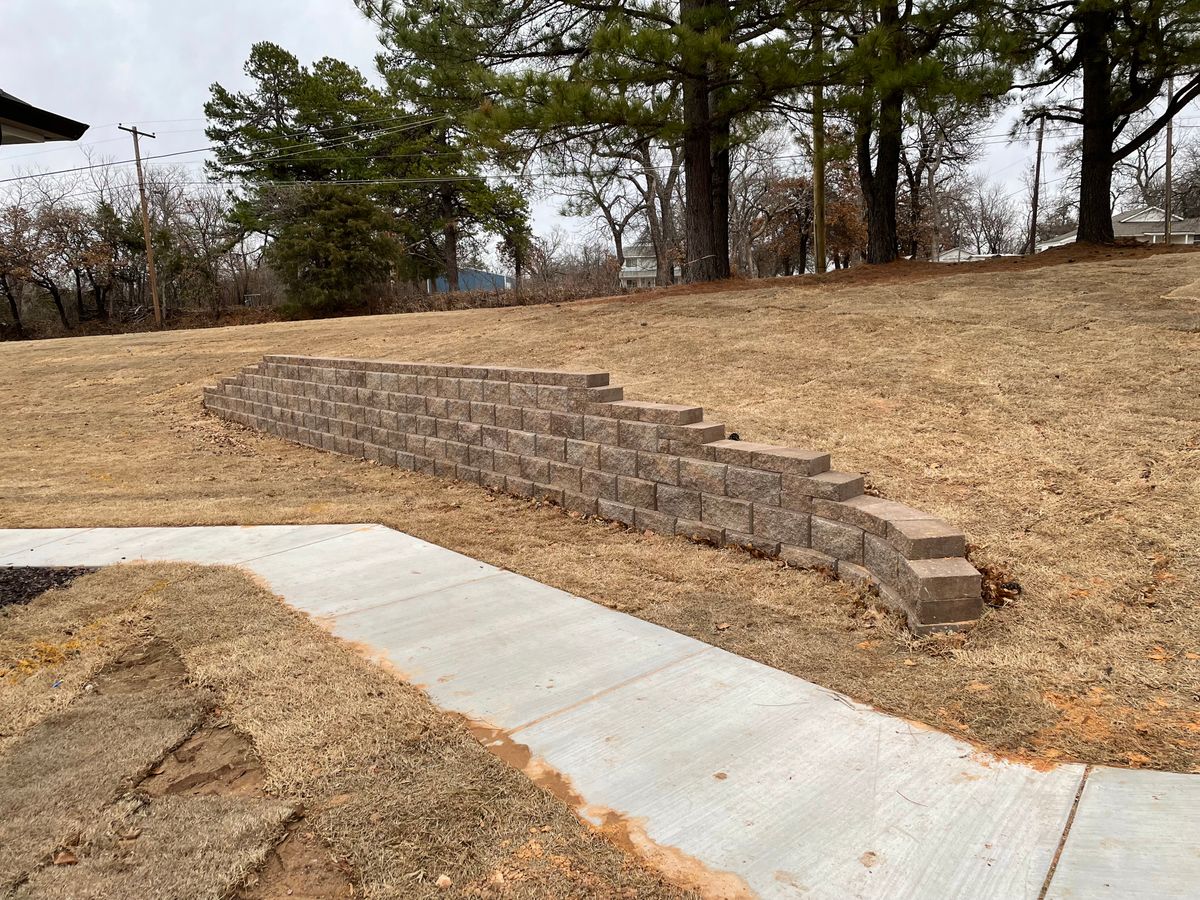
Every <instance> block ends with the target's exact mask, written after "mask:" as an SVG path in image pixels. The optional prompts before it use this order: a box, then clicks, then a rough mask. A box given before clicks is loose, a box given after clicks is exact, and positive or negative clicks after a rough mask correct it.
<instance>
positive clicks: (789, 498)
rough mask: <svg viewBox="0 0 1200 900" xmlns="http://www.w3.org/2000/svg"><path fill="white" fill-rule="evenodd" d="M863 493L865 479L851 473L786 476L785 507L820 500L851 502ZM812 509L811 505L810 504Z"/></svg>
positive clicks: (784, 485) (784, 480)
mask: <svg viewBox="0 0 1200 900" xmlns="http://www.w3.org/2000/svg"><path fill="white" fill-rule="evenodd" d="M862 492H863V477H862V476H861V475H854V474H851V473H849V472H822V473H821V474H819V475H813V476H805V475H784V476H783V505H784V506H788V505H789V503H796V504H803V503H809V501H810V500H811V499H812V498H816V499H820V500H849V499H850V498H851V497H857V496H858V495H860V494H861V493H862ZM809 506H810V507H811V503H809Z"/></svg>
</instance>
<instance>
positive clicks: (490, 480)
mask: <svg viewBox="0 0 1200 900" xmlns="http://www.w3.org/2000/svg"><path fill="white" fill-rule="evenodd" d="M479 483H480V484H481V485H483V486H484V487H485V488H487V489H488V490H492V491H503V490H504V489H505V488H504V476H503V475H501V474H500V473H499V472H488V471H486V470H485V471H482V472H480V473H479Z"/></svg>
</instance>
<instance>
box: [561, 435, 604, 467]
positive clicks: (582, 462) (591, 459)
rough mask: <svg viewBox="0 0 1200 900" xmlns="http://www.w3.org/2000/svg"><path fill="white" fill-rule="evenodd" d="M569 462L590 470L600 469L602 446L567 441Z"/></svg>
mask: <svg viewBox="0 0 1200 900" xmlns="http://www.w3.org/2000/svg"><path fill="white" fill-rule="evenodd" d="M566 450H567V462H569V463H571V464H572V465H575V466H584V467H586V468H589V469H599V468H600V445H599V444H596V443H593V442H592V441H577V440H575V439H574V438H567V439H566Z"/></svg>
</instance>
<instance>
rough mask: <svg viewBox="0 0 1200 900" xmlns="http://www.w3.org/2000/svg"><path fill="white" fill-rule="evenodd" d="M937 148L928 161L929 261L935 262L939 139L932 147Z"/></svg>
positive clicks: (936, 255) (940, 156)
mask: <svg viewBox="0 0 1200 900" xmlns="http://www.w3.org/2000/svg"><path fill="white" fill-rule="evenodd" d="M934 146H935V147H937V150H936V152H935V153H934V154H933V156H932V158H931V159H930V160H929V169H928V173H929V222H930V235H929V261H930V262H937V261H938V257H939V256H940V255H941V254H940V253H939V252H938V250H939V247H938V245H939V244H940V243H941V238H940V237H939V235H938V206H937V171H938V169H940V168H941V167H942V149H943V146H944V145H943V144H942V142H941V140H940V139H939V140H938V141H937V143H936V144H935V145H934Z"/></svg>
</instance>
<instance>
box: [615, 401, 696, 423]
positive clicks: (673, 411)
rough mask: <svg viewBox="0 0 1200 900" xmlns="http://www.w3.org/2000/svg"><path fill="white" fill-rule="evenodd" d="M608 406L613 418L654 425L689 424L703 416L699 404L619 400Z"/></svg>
mask: <svg viewBox="0 0 1200 900" xmlns="http://www.w3.org/2000/svg"><path fill="white" fill-rule="evenodd" d="M610 407H611V411H612V415H613V416H614V417H615V418H619V419H636V420H637V421H639V422H652V423H654V424H655V425H691V424H693V423H695V422H699V421H700V420H701V419H703V418H704V410H703V409H701V408H700V407H699V406H680V405H678V404H674V403H645V402H643V401H639V400H620V401H617V402H615V403H612V404H610Z"/></svg>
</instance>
